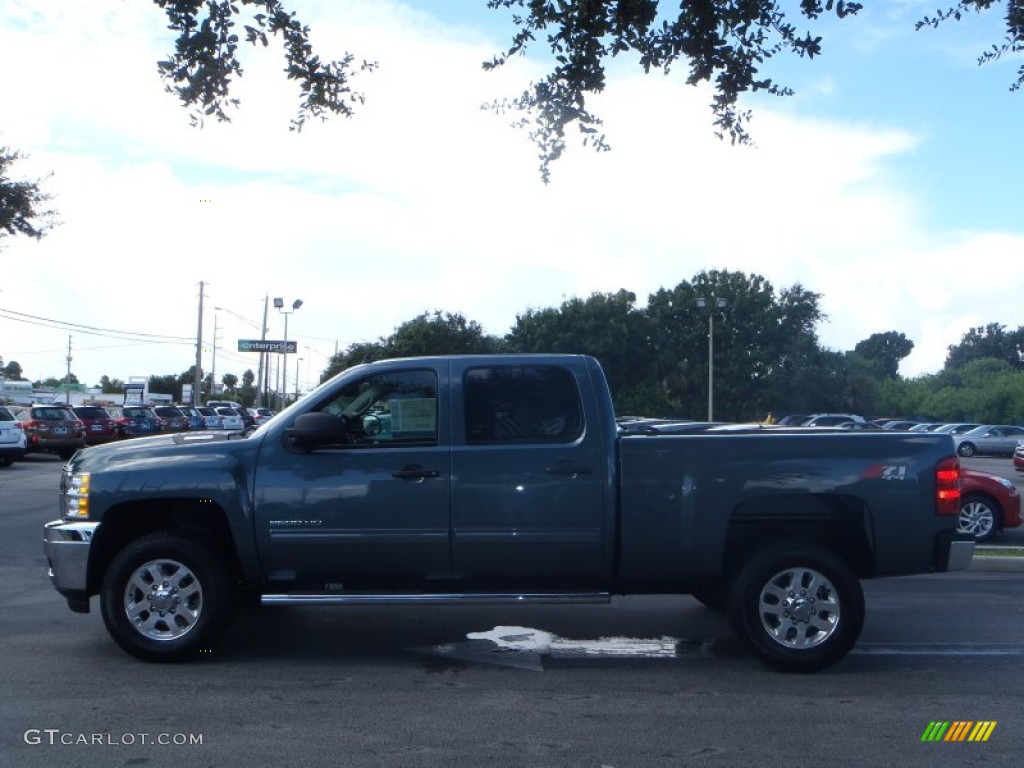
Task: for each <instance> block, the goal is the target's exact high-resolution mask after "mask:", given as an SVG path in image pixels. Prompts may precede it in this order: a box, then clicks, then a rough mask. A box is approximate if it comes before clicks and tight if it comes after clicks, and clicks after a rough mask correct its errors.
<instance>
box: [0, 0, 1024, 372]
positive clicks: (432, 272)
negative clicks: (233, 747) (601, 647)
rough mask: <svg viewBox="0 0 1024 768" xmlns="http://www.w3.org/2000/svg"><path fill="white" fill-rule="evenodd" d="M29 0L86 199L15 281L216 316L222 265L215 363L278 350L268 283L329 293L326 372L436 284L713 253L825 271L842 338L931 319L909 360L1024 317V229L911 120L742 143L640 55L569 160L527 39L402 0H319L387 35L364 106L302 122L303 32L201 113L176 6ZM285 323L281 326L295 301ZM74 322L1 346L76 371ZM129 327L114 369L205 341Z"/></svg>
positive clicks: (149, 366) (640, 286)
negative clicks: (960, 221) (551, 162)
mask: <svg viewBox="0 0 1024 768" xmlns="http://www.w3.org/2000/svg"><path fill="white" fill-rule="evenodd" d="M97 6H98V7H100V8H101V9H102V10H101V11H99V12H94V8H95V7H97ZM29 8H30V6H29V5H28V4H15V5H14V6H13V9H14V10H13V12H12V11H10V10H8V11H6V15H0V24H4V25H5V26H6V27H7V28H8V29H7V31H5V46H4V47H3V49H2V50H0V71H5V72H9V71H16V70H17V69H18V68H19V67H21V66H24V64H23V62H24V61H26V60H29V59H31V60H32V61H33V62H35V63H36V64H37V71H36V72H35V74H34V77H33V78H16V79H14V80H13V83H14V86H13V90H12V92H11V94H10V96H9V98H7V101H8V102H9V104H10V105H11V110H12V111H11V116H10V118H9V119H8V120H6V121H5V125H4V130H5V133H4V134H3V135H2V136H0V140H2V141H3V142H6V143H9V144H11V145H12V146H16V147H18V148H21V149H24V150H26V151H30V152H32V153H33V155H34V157H33V159H32V165H31V166H26V167H31V169H33V171H38V172H39V173H45V170H41V169H52V170H53V172H54V176H53V178H52V179H51V180H50V181H49V182H48V187H49V188H51V189H53V190H54V191H55V192H56V194H57V195H58V197H57V199H56V200H55V203H56V205H57V207H58V208H59V210H60V215H61V219H62V220H63V222H64V223H63V225H62V226H61V227H60V228H59V229H58V230H56V231H55V232H54V233H53V234H52V235H51V236H49V237H47V238H45V239H44V240H43V241H42V242H41V243H38V244H37V243H35V242H31V241H18V240H8V241H7V248H6V250H5V251H4V252H3V253H4V256H3V257H4V259H5V261H6V262H7V264H8V265H11V264H17V265H25V264H31V265H33V266H34V267H40V268H41V269H33V270H32V275H33V276H32V278H31V279H30V280H28V281H26V283H23V284H22V285H21V286H19V288H18V289H17V290H16V291H15V290H12V289H10V288H8V289H5V291H4V292H3V293H2V294H0V307H4V308H7V309H11V310H15V311H20V312H31V313H32V314H36V315H40V316H43V317H52V318H59V319H63V320H72V321H74V322H79V323H84V324H89V325H95V326H100V327H105V328H118V329H131V330H137V331H144V332H147V333H155V334H167V335H174V336H190V335H194V334H195V329H196V320H197V299H198V283H199V282H200V281H205V282H206V283H207V288H206V293H207V301H206V310H207V314H206V322H205V327H206V329H205V336H206V340H207V346H209V341H210V339H211V337H212V328H213V318H212V315H213V310H212V308H213V307H214V306H222V307H225V308H227V310H230V311H221V312H220V313H218V327H219V328H220V329H221V332H220V335H221V338H220V340H219V342H218V343H219V346H220V348H221V352H219V353H218V365H217V367H218V371H224V370H231V371H232V372H235V371H237V372H238V373H241V371H242V370H243V369H244V366H245V365H246V363H249V364H250V365H251V366H252V367H253V368H255V365H256V358H255V356H253V357H252V358H251V359H250V358H247V357H245V356H244V355H240V354H239V353H237V352H234V351H233V350H234V340H235V339H237V338H248V337H251V336H254V335H255V336H258V335H259V332H258V331H257V330H256V329H254V328H252V327H250V326H248V325H246V324H245V323H243V322H241V321H239V320H238V319H237V314H241V315H244V316H246V317H248V318H251V319H253V320H256V321H257V322H258V321H259V320H260V319H261V317H260V314H261V313H262V310H263V299H264V296H265V295H266V294H267V293H269V294H270V295H271V296H282V297H283V298H284V299H285V300H286V301H287V302H291V301H292V300H293V299H295V298H301V299H302V300H303V301H304V305H303V307H302V308H301V310H299V311H298V312H296V313H295V314H294V315H293V316H292V317H291V319H290V325H289V331H290V335H291V336H292V337H296V336H297V337H298V338H299V341H300V344H301V345H302V346H303V348H307V347H308V348H309V350H308V351H307V352H306V353H305V355H304V356H306V357H308V358H309V361H310V362H311V363H313V365H314V373H315V371H316V370H317V369H318V368H322V367H323V365H324V364H325V362H326V361H325V360H324V356H325V355H327V354H330V353H333V351H334V346H335V342H336V343H337V344H339V345H340V346H341V347H342V348H344V347H345V346H347V345H348V344H350V343H353V342H357V341H362V340H372V339H376V338H378V337H380V336H385V335H387V334H389V333H390V332H391V331H392V330H393V329H394V327H395V326H396V325H398V324H399V323H401V322H403V321H405V320H408V319H410V318H411V317H413V316H414V315H416V314H418V313H420V312H422V311H425V310H433V309H443V310H447V311H453V312H462V313H464V314H465V315H466V316H467V317H468V318H470V319H473V320H477V321H479V322H481V323H482V324H483V325H484V326H485V328H486V329H487V330H488V331H489V332H491V333H496V334H503V333H504V332H506V331H507V330H508V328H509V327H510V326H511V325H512V323H513V322H514V319H515V315H516V314H517V313H519V312H522V311H524V310H526V309H527V308H530V307H535V308H536V307H545V306H551V305H557V304H558V303H560V302H561V301H563V300H564V299H565V298H568V297H571V296H574V295H587V294H589V293H590V292H592V291H614V290H617V289H619V288H626V289H629V290H633V291H635V292H636V293H637V295H638V297H639V298H640V300H641V301H643V300H644V299H645V298H646V296H647V295H648V294H649V293H651V292H653V291H656V290H657V289H659V288H662V287H672V286H674V285H676V284H677V283H678V282H679V281H681V280H684V279H688V278H690V277H692V276H693V275H694V274H695V273H696V272H698V271H700V270H702V269H712V268H725V269H733V270H741V271H744V272H754V273H758V274H762V275H764V276H765V277H767V278H768V279H769V280H771V281H772V282H773V283H774V284H775V285H776V287H778V288H780V287H783V286H786V285H791V284H793V283H795V282H800V283H802V284H803V285H804V286H805V287H806V288H808V289H810V290H813V291H817V292H820V293H821V294H823V297H824V298H823V308H824V310H825V311H826V312H827V314H828V315H829V317H830V322H829V323H827V324H826V325H825V326H823V328H822V329H821V335H822V340H823V342H824V343H826V344H827V345H829V346H833V347H836V348H841V349H849V348H852V346H853V345H854V344H856V342H857V341H859V340H861V339H863V338H866V337H867V336H869V335H870V334H871V333H875V332H880V331H886V330H898V331H901V332H904V333H906V334H907V336H908V337H910V338H911V339H913V340H914V341H915V343H916V344H917V347H916V349H915V352H914V355H913V356H912V357H911V358H910V359H909V360H908V361H907V362H906V364H905V366H904V369H903V372H904V373H918V372H924V371H932V370H936V369H937V368H938V367H940V366H941V364H942V360H943V358H944V355H945V348H946V346H948V344H950V343H955V342H956V341H957V340H958V339H959V336H960V335H961V334H962V333H963V332H964V331H966V330H967V328H968V327H969V325H970V324H977V323H981V322H989V321H1002V322H1006V323H1007V324H1016V323H1017V320H1016V316H1015V315H1014V314H1013V313H1014V312H1015V311H1016V310H1015V307H1014V306H1013V305H1014V304H1015V296H1014V295H1013V294H1014V293H1015V292H1013V291H1009V292H1005V291H1004V292H1002V294H1003V295H1002V296H1001V297H999V298H993V297H991V296H989V288H990V287H991V286H990V284H989V281H990V280H991V277H990V276H989V275H990V272H989V271H988V270H986V269H981V268H979V265H983V264H999V265H1000V270H1002V274H1001V283H1002V284H1003V285H1013V284H1016V285H1020V277H1021V274H1020V268H1019V267H1017V266H1015V265H1016V264H1017V263H1019V261H1020V260H1019V259H1016V260H1013V259H1012V258H1011V257H1012V255H1013V254H1015V253H1016V254H1019V253H1020V250H1021V241H1022V239H1024V237H1022V235H1021V233H1019V232H1018V233H1002V234H1000V233H986V232H973V233H972V232H966V231H957V232H935V231H924V229H923V225H922V224H921V223H920V216H919V210H920V208H921V206H922V205H925V204H926V203H925V201H926V199H927V196H928V194H929V190H928V189H922V188H919V187H918V186H916V180H915V179H913V178H906V177H904V176H901V175H900V173H899V172H898V171H897V170H895V168H896V167H897V166H896V164H894V163H893V161H894V160H895V159H898V158H900V157H902V156H904V155H905V154H907V153H910V152H915V151H918V150H919V149H920V147H921V142H922V141H923V139H922V138H921V137H920V136H918V135H917V134H916V133H915V132H914V131H911V130H908V129H905V128H904V129H893V128H886V127H879V126H878V125H873V124H869V123H863V124H857V125H849V124H846V125H843V124H836V123H829V122H824V121H820V120H810V119H806V118H801V117H798V116H795V115H794V114H792V113H788V114H782V113H779V112H775V111H773V110H772V109H770V108H764V107H759V108H758V111H757V115H756V121H755V123H754V126H753V128H754V131H755V134H756V137H757V142H758V146H757V147H756V148H743V147H733V146H730V145H729V144H728V143H724V142H719V141H718V140H717V139H715V138H714V136H713V135H712V128H711V115H710V111H709V109H708V106H707V104H708V102H709V95H708V93H707V92H706V91H704V90H701V89H693V88H688V87H685V86H682V85H681V84H680V80H679V79H678V78H664V77H660V76H650V77H631V76H616V77H615V78H614V79H613V80H612V82H611V84H610V87H609V88H608V90H607V92H606V93H605V94H604V95H602V96H601V97H600V98H598V99H596V100H595V103H594V109H595V111H596V112H597V113H598V114H600V115H601V116H603V117H604V118H605V122H606V125H605V127H606V129H607V133H608V138H609V140H610V142H611V143H612V145H613V147H614V149H613V151H612V152H610V153H601V154H597V153H594V152H591V151H590V150H589V149H583V148H580V147H578V146H575V145H574V146H572V147H571V149H570V151H569V152H568V154H567V155H566V156H565V157H564V158H563V159H562V160H560V161H559V162H558V163H557V164H556V165H555V166H554V168H553V183H552V184H551V185H549V186H547V187H545V186H544V185H543V184H542V183H541V182H540V180H539V177H538V174H537V170H536V168H537V160H536V156H535V151H534V149H533V148H532V147H531V146H530V145H529V143H528V142H527V141H526V138H525V135H524V134H523V133H521V132H516V131H514V130H512V129H510V128H509V127H508V125H507V122H508V118H502V117H496V116H495V115H493V114H491V113H489V112H486V111H482V110H481V109H480V104H481V103H483V102H485V101H488V100H489V99H492V98H495V97H500V96H504V95H515V94H516V93H518V92H519V91H520V90H521V89H522V88H523V87H524V86H525V84H526V83H527V82H528V80H529V78H530V77H531V76H535V75H536V74H537V71H538V70H537V69H536V67H537V65H536V64H533V63H531V62H530V61H529V60H517V61H515V62H513V63H512V66H510V67H509V68H508V69H505V70H500V71H498V72H496V73H485V72H483V71H482V70H481V68H480V62H482V61H483V60H485V59H489V58H490V56H491V55H492V54H493V53H494V52H495V51H496V50H498V49H499V48H500V47H501V43H502V42H504V40H503V39H502V40H498V39H488V38H487V37H486V36H485V34H484V33H483V32H480V31H476V30H473V29H470V28H468V27H466V26H461V27H459V28H456V29H453V28H450V27H446V26H444V25H442V24H440V23H439V22H437V21H436V20H432V19H430V17H429V16H426V15H424V14H423V13H422V12H420V11H413V10H410V9H408V8H404V7H403V6H400V5H396V4H394V3H388V2H372V3H371V2H347V3H345V4H334V3H321V4H314V5H313V6H311V7H310V8H308V9H307V10H301V11H300V17H301V18H302V19H303V20H304V21H306V22H307V23H309V24H311V26H312V27H313V28H314V33H315V35H316V40H317V44H318V45H321V46H326V50H324V54H325V55H328V56H340V55H341V54H342V53H343V52H344V51H345V50H351V51H352V52H353V53H355V54H356V55H357V56H358V57H364V56H365V57H367V58H375V59H378V60H379V61H380V64H381V67H380V70H379V71H378V72H375V73H373V74H369V75H360V76H359V77H358V78H357V79H356V81H355V85H356V87H357V88H358V89H360V90H363V91H364V92H365V93H366V95H367V102H366V104H365V105H364V106H363V107H362V108H360V109H359V111H358V114H357V115H356V117H354V118H353V119H351V120H343V119H339V118H334V119H332V120H331V121H330V122H328V123H325V124H319V123H313V124H310V125H309V126H308V127H307V128H306V129H305V130H304V131H302V132H301V133H299V134H296V133H291V132H289V131H288V130H287V124H288V120H289V119H290V118H291V117H292V115H293V114H294V110H295V108H296V104H297V95H296V91H295V89H294V88H293V86H292V84H291V83H288V82H287V81H285V79H284V78H283V76H282V75H281V73H280V69H281V66H282V61H281V59H280V58H279V55H278V53H277V52H276V51H263V50H247V51H244V52H243V53H244V55H245V61H244V66H245V71H246V74H245V77H244V78H243V79H242V80H241V81H240V83H239V89H238V92H237V95H238V96H240V97H241V99H242V101H243V103H242V108H241V110H240V111H238V112H237V113H236V114H235V116H234V121H233V122H232V123H231V124H229V125H218V124H211V125H208V126H207V127H206V128H204V129H203V130H201V131H197V130H193V129H191V128H189V127H188V120H187V116H186V113H185V111H184V110H183V109H182V108H180V107H179V106H178V105H177V104H176V102H175V100H174V98H173V97H172V96H170V95H167V94H165V93H163V89H162V84H160V82H159V81H158V79H157V77H156V75H155V61H156V60H157V59H159V58H160V57H161V56H163V55H164V54H165V53H166V52H168V51H169V50H171V46H172V44H173V42H172V40H171V37H170V33H167V32H165V31H164V30H163V28H162V26H163V25H162V19H161V18H160V14H159V12H158V10H157V9H156V8H155V7H148V8H147V7H146V4H144V3H143V4H138V3H123V2H116V1H115V0H109V1H108V2H107V3H106V4H101V3H98V2H97V3H90V4H89V10H88V11H86V10H84V6H82V5H80V4H76V3H70V2H65V3H54V4H53V5H52V6H50V5H47V6H45V10H44V11H38V10H35V9H32V10H27V9H29ZM143 9H144V10H143ZM12 16H13V17H14V21H13V22H12ZM26 19H27V21H26ZM12 25H13V26H14V27H16V28H15V29H13V30H12V29H11V27H12ZM26 27H27V29H26ZM19 30H20V31H19ZM7 43H9V44H7ZM58 52H59V54H58ZM965 265H970V266H972V267H974V268H973V269H965ZM18 271H23V270H18ZM975 317H977V318H978V319H977V320H973V319H972V318H975ZM965 322H966V324H964V323H965ZM269 325H270V326H271V328H272V331H271V333H270V337H271V338H274V337H278V336H280V335H281V334H282V333H283V318H281V317H280V316H279V315H277V314H276V313H275V312H274V310H273V309H271V316H270V321H269ZM66 336H67V333H66V332H64V331H55V330H45V329H42V328H39V327H36V326H31V325H25V324H18V323H14V322H13V321H10V320H5V319H0V338H2V340H3V341H2V343H3V348H2V349H0V353H2V354H3V355H4V357H5V359H8V360H10V359H16V360H18V361H19V362H21V363H22V365H23V366H24V367H25V369H26V372H27V373H28V374H29V375H31V376H33V377H42V376H48V375H59V374H60V373H61V372H62V371H63V355H64V351H62V348H63V345H64V344H65V343H66ZM115 344H117V345H119V344H120V342H112V341H110V342H108V341H105V340H102V339H100V340H97V339H95V338H90V337H86V336H84V335H82V336H80V337H78V338H77V340H76V342H75V346H76V349H80V350H81V352H78V353H76V355H75V362H74V364H73V366H72V367H73V370H75V371H76V373H78V375H79V376H80V378H84V379H86V380H88V381H90V382H91V381H95V380H98V379H99V377H100V375H102V374H109V375H111V376H116V377H119V378H126V377H127V376H129V375H135V374H140V373H143V374H144V373H158V374H163V373H177V372H180V371H183V370H185V369H187V368H188V367H189V366H190V365H191V364H192V363H193V362H194V351H193V349H192V348H190V347H189V345H188V344H187V343H185V344H182V345H178V346H170V347H169V346H159V347H153V346H149V345H140V346H131V347H122V346H114V345H115ZM89 347H93V348H96V347H103V349H92V350H90V349H87V348H89ZM111 347H112V348H111ZM300 354H302V353H300ZM221 355H224V357H221ZM209 365H210V358H209V355H207V356H206V357H205V358H204V366H205V367H207V368H208V367H209Z"/></svg>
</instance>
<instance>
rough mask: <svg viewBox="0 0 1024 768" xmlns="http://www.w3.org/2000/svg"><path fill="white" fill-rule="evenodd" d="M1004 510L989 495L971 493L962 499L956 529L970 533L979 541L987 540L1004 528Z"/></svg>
mask: <svg viewBox="0 0 1024 768" xmlns="http://www.w3.org/2000/svg"><path fill="white" fill-rule="evenodd" d="M1002 524H1003V511H1002V510H1001V509H1000V508H999V505H998V504H997V503H996V502H995V501H993V500H992V499H991V498H989V497H988V496H985V495H984V494H980V493H969V494H967V495H966V496H964V497H963V498H962V499H961V500H960V517H959V519H958V520H957V525H956V529H957V531H958V532H959V533H969V534H971V535H972V536H974V540H975V541H977V542H986V541H989V540H991V539H992V537H993V536H995V535H996V533H997V532H998V531H999V530H1000V529H1001V528H1002Z"/></svg>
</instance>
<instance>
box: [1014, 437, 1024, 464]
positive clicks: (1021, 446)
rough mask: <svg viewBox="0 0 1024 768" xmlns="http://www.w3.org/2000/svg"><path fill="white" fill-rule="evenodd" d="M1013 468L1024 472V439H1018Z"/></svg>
mask: <svg viewBox="0 0 1024 768" xmlns="http://www.w3.org/2000/svg"><path fill="white" fill-rule="evenodd" d="M1013 468H1014V469H1016V470H1017V471H1018V472H1024V440H1018V441H1017V447H1016V448H1014V450H1013Z"/></svg>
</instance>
